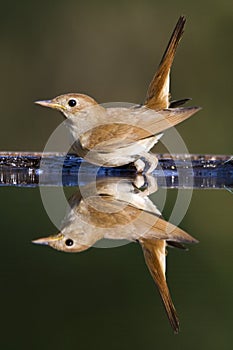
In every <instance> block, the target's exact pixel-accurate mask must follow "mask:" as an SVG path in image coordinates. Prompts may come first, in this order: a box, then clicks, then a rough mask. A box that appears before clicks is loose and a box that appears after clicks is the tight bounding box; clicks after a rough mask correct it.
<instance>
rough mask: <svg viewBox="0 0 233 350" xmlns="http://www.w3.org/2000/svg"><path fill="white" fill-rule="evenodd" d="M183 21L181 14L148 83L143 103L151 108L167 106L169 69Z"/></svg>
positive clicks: (158, 108) (182, 27)
mask: <svg viewBox="0 0 233 350" xmlns="http://www.w3.org/2000/svg"><path fill="white" fill-rule="evenodd" d="M185 21H186V19H185V18H184V17H183V16H181V17H180V18H179V20H178V22H177V24H176V27H175V29H174V31H173V33H172V36H171V39H170V41H169V43H168V46H167V48H166V50H165V53H164V55H163V57H162V60H161V62H160V65H159V68H158V70H157V72H156V73H155V75H154V77H153V79H152V81H151V83H150V85H149V88H148V91H147V95H146V100H145V105H146V106H147V107H149V108H151V109H155V110H160V109H164V108H168V106H169V85H170V77H169V75H170V69H171V65H172V62H173V60H174V56H175V53H176V49H177V46H178V44H179V41H180V39H181V37H182V35H183V32H184V25H185Z"/></svg>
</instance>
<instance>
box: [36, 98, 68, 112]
mask: <svg viewBox="0 0 233 350" xmlns="http://www.w3.org/2000/svg"><path fill="white" fill-rule="evenodd" d="M35 103H36V104H37V105H40V106H43V107H49V108H53V109H58V110H65V109H66V108H65V106H62V105H61V104H60V103H57V102H54V101H53V100H43V101H35Z"/></svg>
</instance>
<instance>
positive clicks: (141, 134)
mask: <svg viewBox="0 0 233 350" xmlns="http://www.w3.org/2000/svg"><path fill="white" fill-rule="evenodd" d="M199 110H200V108H199V107H180V108H168V109H165V110H161V111H159V112H156V111H153V110H150V109H147V108H144V107H142V108H137V109H128V110H125V109H122V110H121V109H117V108H116V109H112V110H111V114H110V113H109V123H108V124H107V123H105V124H101V125H98V126H96V127H94V128H92V129H90V130H88V131H87V132H85V133H83V134H82V135H81V136H80V142H81V145H82V147H83V148H84V149H88V150H91V149H94V148H95V149H96V150H98V149H100V150H101V149H102V150H106V151H107V150H108V148H109V150H111V149H112V148H122V147H125V146H127V145H129V144H131V143H133V142H136V141H139V140H142V139H145V138H147V137H150V136H153V135H156V134H159V133H161V132H163V131H164V130H166V129H169V128H171V127H173V126H175V125H177V124H179V123H181V122H183V121H184V120H186V119H188V118H189V117H191V116H192V115H193V114H195V113H196V112H198V111H199Z"/></svg>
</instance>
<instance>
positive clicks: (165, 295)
mask: <svg viewBox="0 0 233 350" xmlns="http://www.w3.org/2000/svg"><path fill="white" fill-rule="evenodd" d="M140 244H141V246H142V250H143V253H144V257H145V261H146V264H147V267H148V269H149V271H150V273H151V276H152V277H153V280H154V281H155V283H156V285H157V288H158V290H159V293H160V295H161V298H162V300H163V304H164V307H165V310H166V313H167V316H168V319H169V321H170V323H171V326H172V328H173V329H174V332H175V333H178V331H179V320H178V316H177V313H176V310H175V307H174V305H173V302H172V299H171V295H170V292H169V289H168V286H167V282H166V277H165V265H166V248H165V247H166V242H165V241H162V240H156V241H151V240H146V239H142V240H140Z"/></svg>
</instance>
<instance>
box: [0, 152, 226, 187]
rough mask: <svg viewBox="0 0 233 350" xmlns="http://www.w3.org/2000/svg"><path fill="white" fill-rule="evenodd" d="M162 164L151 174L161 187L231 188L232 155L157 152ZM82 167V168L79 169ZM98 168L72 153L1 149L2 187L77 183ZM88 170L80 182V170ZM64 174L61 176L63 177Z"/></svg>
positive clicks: (125, 171) (123, 170) (110, 172)
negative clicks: (25, 151) (5, 150)
mask: <svg viewBox="0 0 233 350" xmlns="http://www.w3.org/2000/svg"><path fill="white" fill-rule="evenodd" d="M157 156H158V159H159V166H158V168H157V169H156V170H155V171H154V172H153V173H152V175H153V176H156V179H157V183H158V186H159V187H166V188H201V189H204V188H212V189H217V188H226V187H227V188H232V187H233V158H232V156H230V155H228V156H227V155H198V154H176V155H172V156H171V155H169V154H158V155H157ZM80 167H81V168H80ZM97 170H98V168H97V167H95V166H93V165H91V164H88V163H87V162H85V161H83V160H82V159H81V158H79V157H77V156H76V155H73V154H68V155H65V154H61V153H44V154H42V153H38V152H35V153H32V152H30V153H24V152H14V153H13V152H0V185H2V186H25V187H30V186H38V185H40V186H62V185H63V186H77V185H83V184H85V183H87V182H88V181H89V179H90V177H89V176H88V174H91V175H92V176H93V174H95V173H96V172H97ZM79 171H80V172H82V173H83V172H85V173H86V177H83V179H82V181H85V179H86V182H84V183H78V176H77V174H78V172H79ZM61 173H62V176H61ZM134 174H135V168H133V167H131V166H124V167H119V168H113V169H112V168H100V169H99V170H98V176H100V177H103V176H106V175H107V176H128V175H132V176H133V175H134Z"/></svg>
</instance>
